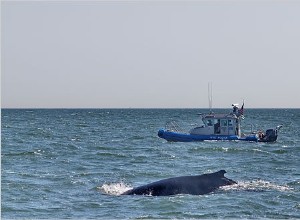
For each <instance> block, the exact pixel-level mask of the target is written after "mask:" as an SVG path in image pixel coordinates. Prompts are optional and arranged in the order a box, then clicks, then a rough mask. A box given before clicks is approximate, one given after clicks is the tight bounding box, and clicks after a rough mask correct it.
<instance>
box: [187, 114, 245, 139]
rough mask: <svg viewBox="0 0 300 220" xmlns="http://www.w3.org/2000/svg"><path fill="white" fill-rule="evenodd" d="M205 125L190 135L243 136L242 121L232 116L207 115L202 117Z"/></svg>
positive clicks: (194, 129)
mask: <svg viewBox="0 0 300 220" xmlns="http://www.w3.org/2000/svg"><path fill="white" fill-rule="evenodd" d="M202 122H203V125H202V126H199V127H196V128H193V129H191V130H190V134H196V135H237V136H240V135H241V130H240V127H241V122H240V119H239V118H238V117H237V116H236V115H235V114H233V113H231V114H207V115H202Z"/></svg>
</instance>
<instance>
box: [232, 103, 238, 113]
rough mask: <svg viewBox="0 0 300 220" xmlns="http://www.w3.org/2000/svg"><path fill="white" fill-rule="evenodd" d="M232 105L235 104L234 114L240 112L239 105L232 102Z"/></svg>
mask: <svg viewBox="0 0 300 220" xmlns="http://www.w3.org/2000/svg"><path fill="white" fill-rule="evenodd" d="M232 106H233V114H236V115H237V114H238V112H239V107H238V106H237V105H235V104H232Z"/></svg>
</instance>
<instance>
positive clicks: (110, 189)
mask: <svg viewBox="0 0 300 220" xmlns="http://www.w3.org/2000/svg"><path fill="white" fill-rule="evenodd" d="M132 188H133V187H131V186H128V185H126V184H125V183H123V182H120V183H105V184H103V185H102V186H98V187H97V189H98V190H100V191H102V192H103V193H105V194H108V195H114V196H119V195H121V194H122V193H124V192H126V191H128V190H130V189H132Z"/></svg>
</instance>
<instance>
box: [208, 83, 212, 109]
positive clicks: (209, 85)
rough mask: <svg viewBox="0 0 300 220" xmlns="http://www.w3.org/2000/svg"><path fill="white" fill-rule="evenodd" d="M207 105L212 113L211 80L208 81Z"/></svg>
mask: <svg viewBox="0 0 300 220" xmlns="http://www.w3.org/2000/svg"><path fill="white" fill-rule="evenodd" d="M208 105H209V112H210V114H211V113H212V110H211V109H212V82H209V83H208Z"/></svg>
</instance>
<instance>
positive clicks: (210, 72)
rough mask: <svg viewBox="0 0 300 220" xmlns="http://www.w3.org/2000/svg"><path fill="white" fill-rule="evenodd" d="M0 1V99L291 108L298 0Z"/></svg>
mask: <svg viewBox="0 0 300 220" xmlns="http://www.w3.org/2000/svg"><path fill="white" fill-rule="evenodd" d="M1 3H2V5H1V99H2V100H1V101H2V108H7V107H57V108H61V107H87V108H88V107H94V108H110V107H111V108H115V107H118V108H119V107H120V108H123V107H124V108H128V107H133V108H159V107H162V108H164V107H175V108H189V107H199V108H203V107H204V108H206V107H208V89H207V87H208V82H212V83H213V107H230V105H231V104H232V103H240V104H241V102H242V100H243V99H245V107H248V108H249V107H251V108H253V107H259V108H264V107H270V108H273V107H282V108H285V107H286V108H289V107H297V108H300V98H299V95H300V85H299V84H300V1H271V0H268V1H215V0H214V1H141V2H140V1H106V2H105V1H90V2H86V1H64V2H63V1H31V2H28V1H2V2H1Z"/></svg>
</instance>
